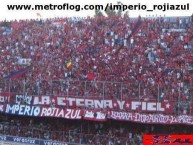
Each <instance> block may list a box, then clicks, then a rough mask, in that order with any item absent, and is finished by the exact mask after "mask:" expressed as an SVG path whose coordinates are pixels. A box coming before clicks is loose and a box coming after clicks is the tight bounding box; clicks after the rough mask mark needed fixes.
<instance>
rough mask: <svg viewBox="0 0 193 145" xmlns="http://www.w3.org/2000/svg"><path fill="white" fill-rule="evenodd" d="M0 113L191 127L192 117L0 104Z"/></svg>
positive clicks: (192, 123)
mask: <svg viewBox="0 0 193 145" xmlns="http://www.w3.org/2000/svg"><path fill="white" fill-rule="evenodd" d="M0 112H3V113H7V114H13V115H23V116H33V117H56V118H66V119H82V118H83V119H85V120H94V121H106V120H107V119H114V120H122V121H130V122H138V123H146V124H187V125H193V116H188V115H179V116H173V115H163V114H142V113H129V112H124V111H123V112H118V111H100V110H84V109H63V108H57V107H43V106H34V105H31V106H30V105H18V104H7V105H1V104H0Z"/></svg>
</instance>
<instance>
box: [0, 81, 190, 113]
mask: <svg viewBox="0 0 193 145" xmlns="http://www.w3.org/2000/svg"><path fill="white" fill-rule="evenodd" d="M0 91H1V92H3V93H5V92H7V93H9V94H20V95H28V96H29V95H31V96H41V95H49V96H59V97H79V98H98V99H117V100H139V101H140V100H149V101H150V100H151V101H156V102H163V101H165V102H174V103H175V106H176V112H177V114H179V111H181V112H183V111H184V112H187V113H188V114H191V113H192V108H191V106H192V92H193V87H192V83H186V82H179V83H178V84H173V85H168V84H167V83H166V84H164V85H162V84H156V83H146V82H143V81H140V82H139V81H136V82H127V83H121V82H107V81H105V82H103V81H78V80H69V79H64V80H43V79H42V80H36V81H28V80H24V79H23V80H21V79H16V80H1V81H0Z"/></svg>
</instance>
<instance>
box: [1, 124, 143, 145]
mask: <svg viewBox="0 0 193 145" xmlns="http://www.w3.org/2000/svg"><path fill="white" fill-rule="evenodd" d="M0 135H7V136H14V137H25V138H30V139H35V140H36V139H37V140H47V141H49V140H50V141H58V142H62V143H65V144H66V145H90V144H96V145H101V144H110V143H111V144H114V145H115V144H120V145H126V144H127V145H130V144H132V145H133V144H137V145H138V144H140V142H141V140H140V139H139V138H138V137H137V135H138V134H136V135H135V136H134V137H133V138H129V137H119V136H112V135H110V134H102V133H98V134H88V133H78V132H77V130H76V129H74V130H68V131H50V130H46V129H38V128H31V127H21V126H18V125H10V124H7V123H0Z"/></svg>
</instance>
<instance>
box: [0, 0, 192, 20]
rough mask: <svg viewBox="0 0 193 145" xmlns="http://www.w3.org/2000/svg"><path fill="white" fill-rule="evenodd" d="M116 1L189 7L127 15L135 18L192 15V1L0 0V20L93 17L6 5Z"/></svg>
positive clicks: (108, 0)
mask: <svg viewBox="0 0 193 145" xmlns="http://www.w3.org/2000/svg"><path fill="white" fill-rule="evenodd" d="M117 1H120V2H121V3H122V4H124V5H140V6H142V5H145V6H146V7H147V9H152V8H153V6H154V5H162V6H159V7H163V5H164V3H165V4H167V5H187V4H188V5H189V10H176V11H174V10H170V11H167V10H166V11H162V10H154V11H153V12H152V11H151V12H149V11H146V10H147V9H146V10H130V11H129V15H130V16H131V17H137V16H139V15H141V16H142V17H156V16H160V15H161V16H190V15H192V14H193V0H159V1H155V0H130V1H129V0H101V1H99V0H1V3H0V20H5V19H6V20H14V19H17V20H19V19H37V18H39V17H40V16H38V15H37V13H39V14H40V15H41V18H43V19H45V18H54V17H87V16H91V17H92V16H93V15H94V10H90V11H88V10H87V11H86V10H83V11H78V12H76V11H73V10H72V11H70V10H28V11H27V10H12V11H11V10H8V8H7V5H26V4H27V5H33V6H34V5H37V4H43V5H47V4H48V5H49V4H59V5H63V4H64V3H68V4H71V5H72V4H75V5H81V6H83V5H90V4H100V5H104V6H105V5H106V4H107V3H109V4H110V3H112V4H116V3H117Z"/></svg>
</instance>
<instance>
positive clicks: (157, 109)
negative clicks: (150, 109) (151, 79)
mask: <svg viewBox="0 0 193 145" xmlns="http://www.w3.org/2000/svg"><path fill="white" fill-rule="evenodd" d="M157 89H158V100H157V104H158V103H159V102H160V98H159V97H160V92H159V91H160V89H159V84H158V88H157ZM158 107H159V105H157V107H156V111H159V108H158Z"/></svg>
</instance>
